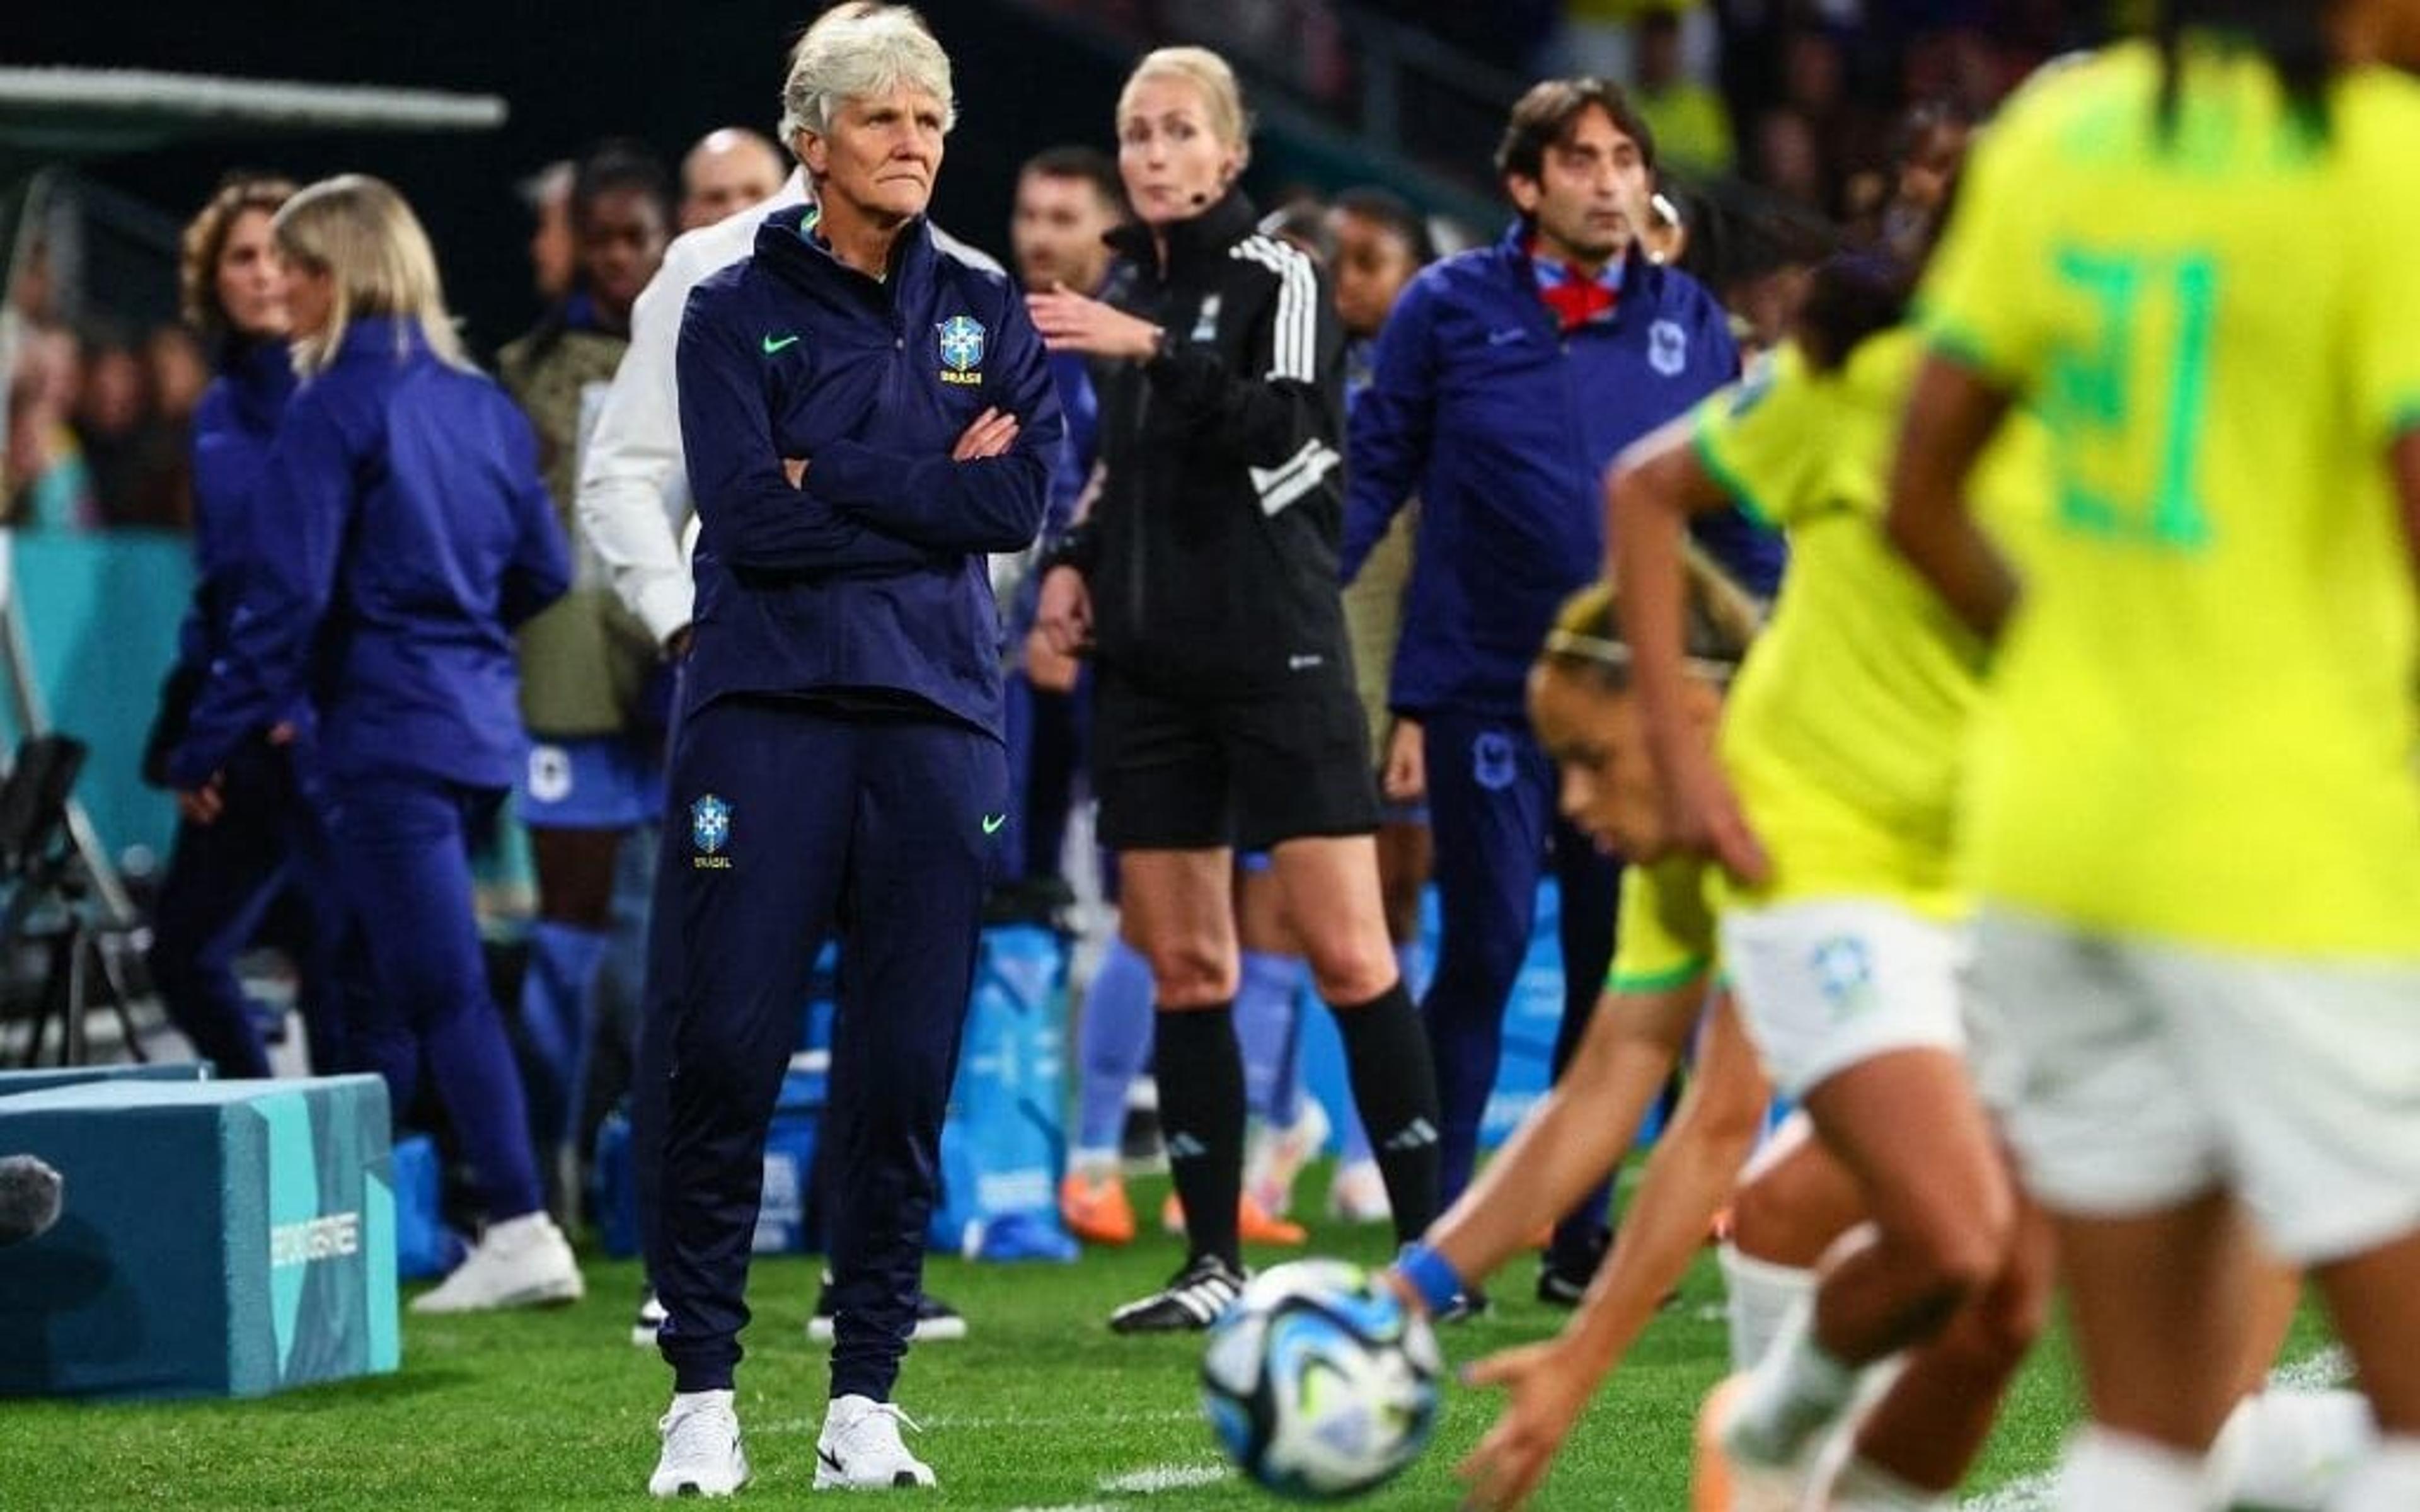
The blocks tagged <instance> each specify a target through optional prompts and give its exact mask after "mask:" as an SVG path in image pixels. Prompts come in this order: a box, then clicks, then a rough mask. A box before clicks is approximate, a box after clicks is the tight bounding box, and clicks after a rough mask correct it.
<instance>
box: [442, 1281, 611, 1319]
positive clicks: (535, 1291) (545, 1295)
mask: <svg viewBox="0 0 2420 1512" xmlns="http://www.w3.org/2000/svg"><path fill="white" fill-rule="evenodd" d="M436 1295H437V1293H435V1292H433V1291H431V1292H428V1293H427V1294H426V1295H423V1296H419V1297H414V1298H413V1299H412V1300H411V1310H412V1311H413V1312H416V1313H430V1314H435V1315H437V1316H439V1317H445V1316H450V1315H452V1314H457V1313H495V1312H503V1311H504V1310H505V1309H506V1308H510V1307H568V1306H570V1305H571V1304H573V1303H575V1302H578V1301H579V1300H580V1299H582V1297H585V1296H587V1295H588V1287H587V1285H586V1283H584V1282H578V1281H575V1282H573V1283H572V1284H571V1285H570V1286H568V1287H566V1286H564V1285H562V1284H560V1283H556V1284H552V1285H549V1286H543V1287H533V1288H530V1289H528V1290H526V1291H513V1292H507V1293H505V1294H504V1296H501V1297H498V1298H496V1299H494V1300H493V1301H490V1302H483V1303H480V1304H478V1305H477V1306H475V1307H447V1306H436V1307H432V1306H430V1305H429V1301H430V1299H431V1298H433V1297H435V1296H436Z"/></svg>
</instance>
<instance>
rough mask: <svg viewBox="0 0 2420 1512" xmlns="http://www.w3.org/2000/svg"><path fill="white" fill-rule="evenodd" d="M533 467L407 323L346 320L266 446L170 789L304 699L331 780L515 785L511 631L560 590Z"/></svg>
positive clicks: (484, 400) (488, 402)
mask: <svg viewBox="0 0 2420 1512" xmlns="http://www.w3.org/2000/svg"><path fill="white" fill-rule="evenodd" d="M536 458H537V445H536V442H535V440H533V439H532V438H531V436H530V428H529V422H527V421H526V420H523V419H522V418H521V412H520V408H519V407H518V406H516V405H515V404H514V403H513V402H512V400H511V399H509V398H507V397H505V395H504V390H502V389H500V388H498V387H497V386H496V385H495V383H494V382H493V381H491V380H490V379H489V378H485V377H483V376H481V375H479V374H477V373H466V372H464V371H462V370H461V369H459V368H456V367H451V366H448V365H447V364H446V363H442V362H441V361H439V360H438V358H437V356H436V354H435V353H433V352H431V351H430V350H429V349H428V345H427V342H426V341H425V340H424V339H422V337H421V334H420V331H419V328H418V326H417V325H416V324H414V323H411V322H409V321H404V320H397V319H395V318H393V317H390V316H365V317H362V318H359V319H356V320H354V321H353V322H352V323H351V325H350V326H349V327H348V328H347V330H346V332H345V339H344V344H343V346H342V347H339V348H338V350H337V353H336V356H335V360H334V362H332V363H330V364H329V365H328V368H327V370H326V371H325V372H323V373H321V374H320V375H319V376H318V377H317V378H313V379H311V380H310V381H308V382H306V383H304V384H303V385H302V388H301V389H300V390H298V391H296V393H295V395H294V399H293V402H292V403H290V404H288V405H287V407H286V418H285V420H284V422H283V423H282V424H280V425H279V427H278V431H277V440H276V443H275V444H274V445H272V446H271V448H270V453H269V459H268V462H267V464H266V465H265V466H264V467H263V469H262V471H261V478H260V484H259V488H258V492H257V493H256V496H255V498H254V501H253V507H252V510H251V514H250V519H251V527H252V529H253V530H254V531H255V532H257V533H256V538H255V542H254V545H253V547H252V548H251V549H250V550H249V551H248V552H247V553H246V554H245V558H244V562H243V564H242V567H241V569H240V579H241V580H240V586H239V589H238V594H237V600H236V605H235V608H234V609H233V610H232V611H231V613H230V615H229V627H228V630H227V636H226V641H225V647H224V649H222V650H221V651H220V652H219V654H218V656H216V658H215V659H214V660H213V661H212V662H211V664H210V669H209V680H208V681H207V682H206V683H204V684H203V686H202V690H201V693H200V695H199V696H198V698H197V699H196V701H195V702H194V714H193V719H192V722H191V724H190V725H189V726H188V727H187V730H186V735H185V739H184V742H183V744H182V745H180V746H179V747H178V750H177V754H176V756H175V758H174V759H173V760H172V762H171V763H170V765H169V775H170V778H171V779H172V780H174V781H175V782H176V784H177V786H178V787H180V788H196V787H199V786H201V785H202V784H203V783H205V782H207V781H209V779H210V778H211V776H212V775H213V774H215V773H217V772H218V771H220V770H221V769H223V768H224V767H225V765H226V763H227V758H228V757H229V756H231V755H233V754H234V753H235V750H236V748H238V747H239V746H240V745H241V744H242V743H243V742H244V741H245V740H246V739H248V738H250V737H251V736H252V735H253V734H255V733H257V732H259V731H260V730H262V729H264V728H266V727H267V726H269V725H270V724H271V723H273V722H274V721H275V720H277V719H278V718H280V717H283V715H284V713H285V711H286V710H287V709H288V708H289V707H290V706H291V705H292V703H293V702H294V700H295V698H296V697H297V696H298V695H302V694H307V695H308V697H309V698H310V701H311V703H312V706H313V707H314V708H316V709H317V710H318V714H319V746H318V753H319V760H320V764H321V765H322V766H323V767H324V769H325V770H327V771H328V772H329V773H331V774H332V775H335V776H340V777H344V776H358V775H363V774H367V773H374V772H375V773H400V774H409V775H413V776H421V777H430V778H436V779H441V780H444V781H450V782H458V783H462V784H463V785H465V786H469V787H486V788H501V787H507V786H510V785H511V783H512V780H513V778H514V776H515V774H517V773H518V772H519V771H520V767H521V760H522V756H521V738H522V737H521V720H520V708H519V706H518V704H517V702H516V699H515V694H516V692H517V691H518V688H519V684H518V682H517V680H516V675H515V671H514V661H513V638H512V629H513V626H514V625H519V624H520V622H521V621H523V620H525V619H527V618H529V617H530V616H531V615H532V614H535V613H536V612H537V611H538V610H539V609H544V608H545V607H546V606H547V605H548V604H550V603H551V602H553V601H554V600H555V599H556V598H558V597H560V596H562V594H563V590H564V588H565V586H566V584H568V583H569V581H570V579H571V567H570V562H569V559H568V557H567V556H566V552H565V548H564V541H563V532H562V530H561V529H560V528H559V527H558V526H557V525H556V524H555V521H554V506H553V505H552V504H551V503H549V502H548V501H547V497H546V487H545V486H544V485H543V484H541V483H540V482H539V481H538V476H537V460H536Z"/></svg>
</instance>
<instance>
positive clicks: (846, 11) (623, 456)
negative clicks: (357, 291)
mask: <svg viewBox="0 0 2420 1512" xmlns="http://www.w3.org/2000/svg"><path fill="white" fill-rule="evenodd" d="M890 11H896V12H897V13H898V14H899V15H900V16H903V17H905V18H907V20H909V21H911V22H914V23H916V24H918V25H920V26H921V25H923V21H922V20H921V19H920V18H919V17H918V16H917V15H916V12H914V11H913V10H910V9H907V8H906V7H904V6H886V5H880V4H876V3H873V0H845V3H843V4H841V5H837V6H834V7H832V8H830V10H827V11H825V12H824V13H823V14H822V15H820V16H818V17H816V18H815V20H814V23H813V24H812V25H810V26H808V28H807V29H806V31H805V32H804V33H802V34H801V35H800V36H799V39H798V41H797V42H796V43H795V44H794V45H793V46H792V48H791V50H790V60H789V61H790V64H791V66H795V65H796V62H797V59H798V58H799V55H800V54H803V53H804V52H805V51H806V50H807V49H808V48H809V47H811V46H813V45H814V40H815V39H816V38H817V37H818V36H819V35H821V34H822V32H823V31H824V29H825V28H827V27H830V26H842V25H847V24H849V23H853V22H856V21H860V20H862V19H864V18H866V17H868V16H872V15H876V14H878V13H883V12H890ZM783 146H784V147H786V148H788V149H789V150H791V151H793V152H795V151H796V150H797V147H798V138H797V137H796V135H795V134H793V133H789V132H784V133H783ZM812 197H813V186H812V185H810V184H809V183H808V181H807V174H806V170H805V169H804V168H803V167H801V168H799V169H797V170H796V171H794V172H792V173H791V175H790V177H788V179H786V180H785V181H783V185H782V187H781V188H780V190H778V191H777V192H776V193H774V195H773V197H772V198H770V199H768V200H760V201H758V202H756V203H755V204H753V205H751V206H749V207H748V208H745V209H743V210H740V211H738V212H737V214H734V215H729V216H726V217H724V218H723V219H722V220H720V221H717V222H716V223H715V224H712V225H709V226H706V227H705V228H704V229H702V230H697V231H691V232H688V233H686V234H684V235H683V236H681V237H679V238H677V239H675V240H674V242H673V244H672V245H671V246H670V247H669V248H667V249H666V250H665V252H664V260H663V265H662V267H661V268H660V269H659V270H658V271H657V273H656V276H655V277H654V278H653V279H651V280H650V281H649V282H648V284H647V286H646V287H645V288H644V290H642V291H641V292H640V295H639V299H638V302H637V303H636V304H634V305H632V306H631V309H630V346H629V349H628V351H627V352H625V353H624V354H623V357H622V365H621V367H620V368H619V369H617V370H616V371H615V373H614V375H613V387H611V388H610V389H608V390H607V391H606V393H605V403H604V407H603V409H601V410H600V411H599V412H598V414H597V428H596V431H595V433H594V434H592V435H591V436H590V437H589V439H588V448H587V455H585V456H584V457H583V458H582V462H581V466H580V498H579V513H580V529H581V534H582V539H583V541H584V542H585V544H586V545H587V547H588V548H590V549H592V550H594V551H595V552H596V553H597V556H598V558H599V559H601V560H602V561H603V562H604V563H605V568H606V571H607V572H608V573H609V574H610V575H611V576H612V579H613V592H614V593H615V594H619V595H620V596H621V599H622V603H623V606H624V607H625V608H627V609H628V610H629V611H630V612H631V613H632V614H635V615H637V616H638V617H639V620H640V622H641V623H642V624H644V625H646V627H647V633H648V634H649V635H650V636H652V637H653V638H654V639H655V641H656V643H657V644H658V645H659V646H660V647H662V649H663V653H664V656H665V657H666V658H667V659H668V660H670V661H671V662H673V663H674V665H675V668H677V667H678V666H679V663H680V660H681V657H682V656H684V655H686V653H687V651H688V648H689V633H690V612H691V609H692V606H693V590H692V589H691V586H690V564H689V557H688V553H687V551H686V550H685V549H684V547H683V542H682V532H683V529H684V527H685V526H693V525H694V521H693V519H692V518H691V516H690V494H689V479H688V476H687V474H686V473H685V472H684V471H683V457H682V455H681V428H680V414H679V384H678V382H677V380H676V374H675V362H674V349H675V345H676V343H677V341H678V339H679V335H680V323H681V312H682V310H683V308H684V307H685V306H686V304H687V302H688V300H689V296H690V290H691V289H692V288H694V287H696V286H697V285H698V283H699V282H700V281H701V280H703V279H704V278H706V275H707V274H709V273H712V272H714V271H716V270H719V269H722V268H727V267H729V266H731V265H732V264H733V263H736V262H739V261H741V260H742V259H744V258H746V257H747V256H748V255H749V253H750V252H751V251H752V249H753V248H754V246H755V244H756V228H757V226H758V225H759V224H762V223H763V221H764V219H765V217H766V216H768V215H770V214H772V213H773V212H774V211H776V210H780V209H786V208H791V207H793V206H798V205H803V204H805V203H807V202H808V200H809V199H810V198H812ZM925 230H926V231H928V232H929V233H930V234H931V235H932V238H933V242H934V245H935V246H937V247H938V248H939V249H940V251H941V252H942V253H944V254H945V255H949V256H951V257H954V258H955V259H956V260H957V261H959V262H963V263H967V264H970V266H973V267H976V268H981V269H985V270H990V271H993V272H998V271H999V264H997V263H995V262H993V261H992V260H991V259H990V258H988V257H986V256H985V255H983V254H982V253H980V252H977V251H975V250H974V249H973V248H971V247H969V246H967V245H966V244H965V243H964V242H961V241H958V240H956V239H953V238H952V237H951V236H949V234H948V233H946V232H944V231H942V230H941V229H940V227H939V226H936V225H933V224H931V223H929V222H927V223H926V224H925ZM676 702H677V701H676ZM649 918H650V920H651V924H650V933H649V937H648V949H647V959H648V963H649V964H648V972H647V983H646V988H645V1002H644V1004H643V1005H642V1009H641V1016H640V1036H639V1039H640V1042H639V1046H638V1055H637V1065H636V1070H635V1071H634V1072H633V1081H634V1085H633V1087H632V1088H631V1098H630V1141H631V1145H632V1147H633V1149H635V1150H637V1151H638V1154H637V1158H636V1159H635V1161H634V1167H635V1172H636V1180H635V1181H634V1182H633V1183H632V1184H633V1185H634V1186H635V1187H636V1188H637V1197H638V1208H639V1227H640V1229H641V1231H642V1235H643V1237H644V1232H645V1231H646V1230H647V1229H648V1227H650V1226H651V1225H652V1223H653V1221H654V1213H655V1211H656V1201H655V1178H656V1170H657V1163H656V1162H655V1160H654V1159H652V1158H651V1157H650V1156H649V1155H648V1153H647V1151H649V1150H650V1149H654V1148H655V1146H656V1144H657V1142H658V1141H659V1139H660V1137H661V1131H662V1127H663V1090H664V1086H665V1079H664V1078H665V1071H666V1068H667V1065H668V1061H669V1056H670V1050H669V1048H668V1047H669V1042H670V1033H671V1011H670V1002H671V995H672V993H673V991H674V989H675V985H676V984H675V982H674V981H673V980H670V979H669V978H667V977H666V976H665V975H664V973H663V968H664V967H665V966H667V965H669V964H672V963H673V962H674V961H675V950H674V949H673V948H672V946H671V945H670V944H669V943H668V942H667V941H666V940H665V939H664V938H663V937H662V935H663V931H664V930H665V928H666V927H667V926H668V925H669V924H670V922H671V921H672V910H671V908H670V907H668V906H666V904H665V902H664V898H663V895H662V890H661V887H660V885H659V888H658V892H657V895H656V897H655V899H654V900H653V902H651V903H650V904H649ZM825 1300H826V1302H827V1303H828V1302H829V1300H830V1299H829V1298H826V1299H825ZM917 1305H918V1308H919V1312H920V1316H919V1320H918V1323H917V1329H916V1336H917V1337H918V1338H920V1339H922V1338H927V1337H956V1336H962V1335H964V1334H965V1332H966V1319H963V1318H961V1317H959V1316H958V1314H957V1313H956V1312H955V1311H954V1310H953V1309H951V1308H950V1307H949V1306H947V1305H946V1304H942V1303H941V1302H940V1301H939V1300H938V1299H936V1298H933V1297H930V1296H926V1297H924V1298H923V1299H922V1300H921V1301H920V1302H919V1303H918V1304H917ZM824 1317H825V1313H824V1311H823V1309H822V1307H821V1306H820V1305H819V1308H818V1311H817V1314H816V1319H817V1323H820V1322H821V1321H822V1319H824ZM662 1321H663V1308H662V1306H661V1305H660V1304H659V1303H658V1302H657V1300H656V1297H655V1294H654V1290H653V1288H652V1286H650V1288H649V1289H648V1290H647V1291H646V1292H645V1293H644V1294H643V1295H642V1296H641V1298H640V1301H639V1312H638V1320H637V1324H636V1326H635V1327H634V1328H633V1329H632V1330H631V1335H630V1336H631V1337H632V1338H633V1339H634V1340H636V1341H638V1342H640V1343H644V1344H653V1343H654V1342H655V1331H656V1328H657V1326H658V1325H659V1324H660V1323H661V1322H662ZM815 1326H816V1325H815V1324H810V1328H811V1330H812V1329H814V1327H815Z"/></svg>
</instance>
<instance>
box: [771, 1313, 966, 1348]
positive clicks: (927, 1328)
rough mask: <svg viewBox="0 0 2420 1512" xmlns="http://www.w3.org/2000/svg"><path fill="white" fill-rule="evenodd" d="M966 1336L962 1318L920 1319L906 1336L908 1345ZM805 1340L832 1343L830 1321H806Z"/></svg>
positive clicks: (948, 1340) (946, 1340)
mask: <svg viewBox="0 0 2420 1512" xmlns="http://www.w3.org/2000/svg"><path fill="white" fill-rule="evenodd" d="M966 1336H967V1320H966V1319H963V1318H926V1319H920V1320H919V1321H918V1322H917V1324H916V1328H915V1331H914V1332H913V1333H911V1334H909V1335H907V1342H908V1343H910V1344H947V1343H949V1342H950V1341H952V1340H953V1339H962V1338H965V1337H966ZM807 1340H808V1342H809V1343H812V1344H830V1342H831V1341H832V1320H831V1319H829V1318H810V1319H807Z"/></svg>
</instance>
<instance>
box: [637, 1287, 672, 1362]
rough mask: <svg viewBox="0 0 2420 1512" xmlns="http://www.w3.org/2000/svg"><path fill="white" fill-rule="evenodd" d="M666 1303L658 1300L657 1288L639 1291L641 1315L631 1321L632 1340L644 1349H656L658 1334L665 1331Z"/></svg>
mask: <svg viewBox="0 0 2420 1512" xmlns="http://www.w3.org/2000/svg"><path fill="white" fill-rule="evenodd" d="M665 1317H666V1314H665V1312H664V1304H662V1303H661V1302H659V1300H657V1297H656V1288H653V1287H649V1288H646V1289H645V1290H644V1291H642V1292H640V1293H639V1316H638V1317H637V1318H636V1319H632V1320H631V1323H630V1342H631V1343H633V1344H636V1345H638V1346H639V1347H641V1348H642V1349H650V1350H651V1349H654V1348H655V1346H656V1336H657V1335H659V1334H660V1333H662V1332H663V1327H664V1318H665Z"/></svg>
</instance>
